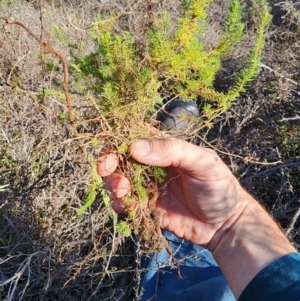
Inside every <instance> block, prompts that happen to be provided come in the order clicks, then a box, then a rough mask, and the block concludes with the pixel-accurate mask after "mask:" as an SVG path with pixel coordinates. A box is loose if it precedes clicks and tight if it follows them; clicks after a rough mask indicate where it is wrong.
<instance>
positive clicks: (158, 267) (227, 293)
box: [141, 231, 236, 301]
mask: <svg viewBox="0 0 300 301" xmlns="http://www.w3.org/2000/svg"><path fill="white" fill-rule="evenodd" d="M164 235H165V236H166V238H167V240H169V242H170V246H171V248H172V251H173V254H174V256H175V258H176V259H177V261H178V263H179V265H180V275H181V277H179V273H178V268H177V266H176V264H175V265H174V264H173V266H170V265H169V264H168V263H169V262H170V260H172V259H171V258H170V255H169V254H168V253H167V251H166V250H165V249H164V250H162V251H161V252H160V253H155V254H152V255H151V256H150V257H143V258H142V260H141V266H142V268H143V269H144V272H143V274H142V279H141V292H142V293H143V295H142V298H141V301H146V300H152V301H162V300H166V301H168V300H171V301H177V300H178V301H179V300H180V301H184V300H188V301H193V300H197V301H225V300H226V301H235V300H236V299H235V297H234V295H233V293H232V291H231V289H230V287H229V285H228V283H227V281H226V279H225V278H224V276H223V274H222V272H221V270H220V269H219V267H218V265H217V263H216V262H215V260H214V259H213V257H212V254H211V253H210V252H209V251H208V250H207V249H205V248H203V247H200V246H198V245H194V244H192V243H190V242H188V241H185V240H183V239H180V238H178V237H177V236H175V235H173V234H171V233H170V232H167V231H164ZM181 278H182V279H181Z"/></svg>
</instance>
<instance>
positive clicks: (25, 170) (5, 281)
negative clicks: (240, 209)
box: [0, 0, 300, 301]
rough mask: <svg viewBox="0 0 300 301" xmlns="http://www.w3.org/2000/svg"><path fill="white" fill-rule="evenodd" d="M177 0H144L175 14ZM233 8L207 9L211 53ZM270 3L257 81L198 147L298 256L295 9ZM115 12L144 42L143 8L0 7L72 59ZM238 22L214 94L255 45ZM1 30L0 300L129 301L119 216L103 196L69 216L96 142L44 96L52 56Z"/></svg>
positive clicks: (129, 246)
mask: <svg viewBox="0 0 300 301" xmlns="http://www.w3.org/2000/svg"><path fill="white" fill-rule="evenodd" d="M179 2H180V1H179V0H178V1H177V0H172V1H151V3H152V5H153V6H154V7H155V8H156V9H157V10H158V11H159V9H161V7H164V8H166V9H168V10H169V11H170V12H172V15H173V16H174V17H176V15H177V14H178V11H177V7H178V5H179ZM229 2H230V1H215V2H214V4H213V5H212V6H211V8H210V26H211V29H210V30H211V34H207V37H205V39H207V45H208V47H209V46H211V45H214V43H215V41H216V40H218V32H219V31H218V29H219V28H220V27H221V26H222V22H223V21H224V18H225V17H224V15H223V14H221V13H220V12H224V11H226V8H227V7H228V4H229ZM124 3H126V5H125V4H124ZM245 5H247V2H246V1H245ZM270 7H271V12H272V15H273V20H272V24H271V26H270V28H269V32H268V34H267V43H266V46H265V51H264V56H263V60H262V62H261V71H260V74H259V77H258V78H257V79H256V80H255V81H254V82H253V83H252V84H251V86H250V87H249V89H248V90H247V92H246V93H245V94H243V95H242V96H241V97H240V98H238V99H237V100H236V101H235V103H234V105H233V107H232V108H231V109H230V110H229V111H227V112H226V113H225V114H223V115H222V116H220V117H218V118H217V119H216V120H215V121H214V125H213V127H212V128H211V129H209V130H205V131H202V132H200V133H199V137H198V138H195V140H196V141H197V143H198V144H200V145H203V146H205V147H210V148H213V149H215V150H216V151H217V152H218V153H219V154H220V156H221V157H222V159H223V160H224V161H225V162H226V163H227V164H228V166H229V167H230V169H231V170H232V171H233V172H234V174H235V175H236V176H237V178H238V179H239V180H240V181H241V183H242V184H243V186H244V187H245V189H247V190H248V191H249V192H251V193H252V194H253V195H255V197H256V198H257V199H258V200H259V201H260V202H261V203H262V204H263V205H264V206H265V208H266V209H267V210H268V211H269V212H270V213H271V214H272V215H273V216H274V218H275V219H276V220H277V221H278V223H280V225H281V226H282V228H283V231H285V232H286V235H287V236H288V237H289V238H290V239H291V241H292V242H293V243H294V245H295V246H296V247H297V248H298V249H299V250H300V218H298V216H299V213H300V144H299V142H300V141H299V140H300V42H299V41H300V4H299V2H296V1H279V0H278V1H277V0H276V1H270ZM111 9H115V10H116V11H117V12H118V13H121V14H120V20H121V21H120V22H123V24H127V27H128V29H129V30H132V31H135V32H136V34H137V35H138V34H139V30H140V27H139V25H140V22H141V20H142V19H143V17H144V14H145V11H144V9H145V2H144V1H139V0H137V1H129V0H128V1H109V0H93V1H86V2H83V1H80V0H66V1H63V0H51V1H47V2H46V1H44V4H43V8H42V10H41V9H40V1H38V0H28V1H25V0H22V1H18V0H7V1H1V2H0V17H6V18H9V19H11V20H15V21H21V22H23V23H24V24H25V25H26V26H27V27H28V28H29V29H30V30H31V31H32V32H33V33H34V34H35V35H37V36H38V37H40V38H42V39H48V40H49V41H51V43H52V45H53V46H54V47H55V48H56V49H59V51H60V52H62V53H64V54H65V55H66V56H67V59H69V58H70V57H71V54H73V55H76V53H78V52H80V53H82V54H87V53H90V52H91V51H92V50H93V47H94V46H93V43H92V42H91V40H90V38H89V34H88V29H89V27H90V26H91V24H93V22H95V20H96V17H97V14H98V13H101V14H102V15H107V13H108V12H109V11H110V10H111ZM246 17H247V15H246V16H245V18H246ZM245 21H246V23H247V29H248V31H247V36H246V39H245V40H244V41H243V43H241V44H240V46H239V47H237V49H236V50H235V51H234V52H233V53H231V55H230V56H228V58H226V60H225V61H224V67H223V68H222V70H221V72H220V74H219V75H218V78H217V80H216V83H215V87H216V89H218V90H221V91H226V89H228V88H229V87H230V85H231V84H232V82H233V79H234V76H235V75H236V73H237V71H238V69H239V68H241V66H243V64H244V63H245V62H244V59H245V57H246V56H247V54H248V52H249V50H248V49H249V47H248V46H249V44H251V42H253V32H252V30H251V26H252V25H251V22H253V21H250V20H247V19H246V20H245ZM4 23H5V22H4V21H3V20H0V104H1V106H0V160H1V163H0V171H1V172H0V187H1V185H6V184H8V185H9V186H8V187H7V189H6V190H4V189H3V191H1V189H0V300H28V301H35V300H37V301H43V300H45V301H46V300H47V301H48V300H49V301H50V300H74V301H75V300H76V301H77V300H133V299H134V298H135V297H134V296H135V295H136V290H137V285H138V280H139V276H140V271H139V270H138V267H137V266H136V264H135V261H136V260H137V259H138V258H139V256H140V254H139V250H138V245H136V244H135V239H134V237H129V238H126V237H125V235H124V233H123V234H122V233H119V232H118V231H116V224H117V222H118V217H117V215H116V214H115V213H114V212H113V211H112V209H111V208H110V207H109V206H106V205H105V202H104V201H103V195H102V194H101V191H100V189H98V190H97V197H96V200H95V201H94V203H93V205H92V206H91V207H90V208H88V209H87V210H86V212H85V213H84V214H83V215H81V216H78V215H77V214H76V210H77V209H78V208H81V207H82V205H83V203H84V201H85V199H86V196H87V194H88V190H89V187H90V182H91V177H92V174H93V168H94V162H95V160H96V159H97V155H98V153H99V151H100V149H101V147H102V145H101V144H98V143H91V142H89V143H87V145H84V148H83V147H82V145H80V143H78V141H77V139H75V138H74V135H73V133H72V130H71V127H70V124H69V120H68V118H67V113H66V112H67V106H66V103H65V100H64V95H63V93H62V92H57V93H56V94H55V93H53V92H51V93H50V92H49V91H52V90H55V91H59V90H60V89H61V91H62V84H61V82H62V81H61V80H62V75H63V70H62V67H61V64H60V63H59V60H58V59H57V58H55V57H54V56H51V55H48V54H44V53H43V51H42V49H41V47H40V45H39V43H37V42H36V41H35V40H34V39H33V38H32V37H30V36H29V35H28V33H26V31H24V30H23V29H22V28H21V27H20V26H16V25H9V24H8V25H6V26H4V25H5V24H4ZM41 24H42V26H41ZM74 89H75V87H74V85H73V83H72V82H70V90H71V91H73V90H74ZM73 101H74V107H75V109H78V110H81V111H84V110H88V106H89V104H87V103H86V102H85V100H84V99H83V98H82V96H81V95H77V96H76V97H75V98H74V99H73ZM198 102H199V104H200V106H201V104H202V103H201V100H198ZM84 126H85V124H84V122H82V127H84ZM98 181H99V183H98V186H99V188H100V187H101V185H102V183H101V179H98ZM133 254H134V255H133ZM132 283H133V285H132Z"/></svg>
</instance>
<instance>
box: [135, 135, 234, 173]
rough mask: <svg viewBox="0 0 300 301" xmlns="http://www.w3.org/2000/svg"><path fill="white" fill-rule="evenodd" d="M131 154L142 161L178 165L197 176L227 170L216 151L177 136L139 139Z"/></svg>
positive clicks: (149, 163) (152, 163)
mask: <svg viewBox="0 0 300 301" xmlns="http://www.w3.org/2000/svg"><path fill="white" fill-rule="evenodd" d="M131 155H132V157H133V158H134V159H135V160H137V161H139V162H141V163H144V164H147V165H155V166H160V167H167V166H173V167H178V168H180V169H182V170H184V171H187V172H188V173H189V174H190V175H191V176H197V177H199V173H200V174H201V173H203V174H205V173H206V172H207V171H208V170H209V169H216V168H217V169H219V168H220V169H224V168H225V169H226V170H227V168H226V165H225V164H224V163H223V162H222V160H221V159H220V157H219V156H218V155H217V154H216V153H215V152H214V151H212V150H210V149H206V148H202V147H199V146H196V145H193V144H191V143H188V142H186V141H183V140H179V139H175V138H153V139H149V140H138V141H137V142H135V143H134V144H133V145H132V147H131ZM214 171H216V170H214ZM224 171H225V170H222V172H224ZM227 172H229V170H228V171H226V173H227Z"/></svg>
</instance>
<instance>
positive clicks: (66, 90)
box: [0, 16, 91, 137]
mask: <svg viewBox="0 0 300 301" xmlns="http://www.w3.org/2000/svg"><path fill="white" fill-rule="evenodd" d="M0 19H1V20H3V21H5V24H4V25H3V27H2V28H4V26H5V25H8V24H13V25H18V26H20V27H22V28H23V29H24V30H25V31H26V32H27V33H28V34H29V35H30V36H31V37H32V38H34V39H35V40H36V41H37V42H38V43H39V44H40V46H41V48H42V49H43V50H44V52H45V53H46V54H47V53H50V54H54V55H56V56H57V57H58V58H59V59H60V61H61V63H62V67H63V73H64V85H63V86H64V94H65V99H66V103H67V108H68V114H69V119H70V125H71V127H72V130H73V133H74V135H75V136H76V137H88V136H91V134H90V133H85V134H81V133H78V132H77V129H76V124H75V117H74V113H73V109H72V105H71V99H70V95H69V85H68V83H69V71H68V65H67V60H66V57H65V55H64V54H63V53H62V52H60V51H58V50H56V49H54V48H53V47H52V45H51V44H50V42H48V41H44V40H42V35H41V37H38V36H37V35H36V34H34V33H33V32H32V31H31V30H30V29H29V28H28V27H27V26H25V25H24V24H23V23H22V22H19V21H14V20H9V19H7V18H6V17H2V16H0Z"/></svg>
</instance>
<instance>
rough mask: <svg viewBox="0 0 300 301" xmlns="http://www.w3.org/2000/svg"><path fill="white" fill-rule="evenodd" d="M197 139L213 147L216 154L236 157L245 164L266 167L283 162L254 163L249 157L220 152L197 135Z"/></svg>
mask: <svg viewBox="0 0 300 301" xmlns="http://www.w3.org/2000/svg"><path fill="white" fill-rule="evenodd" d="M197 138H199V139H200V140H201V141H202V142H203V143H205V144H206V145H208V146H209V147H211V148H212V149H214V150H215V151H216V152H218V153H220V154H223V155H226V156H230V157H234V158H238V159H241V160H243V161H244V162H245V163H252V164H257V165H265V166H269V165H276V164H279V163H282V161H281V160H279V161H275V162H260V161H254V160H251V159H250V158H248V157H242V156H239V155H235V154H231V153H229V152H224V151H221V150H219V149H218V148H217V147H215V146H213V145H212V144H211V143H209V142H208V141H206V140H205V139H203V138H202V137H201V136H199V135H197Z"/></svg>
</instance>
